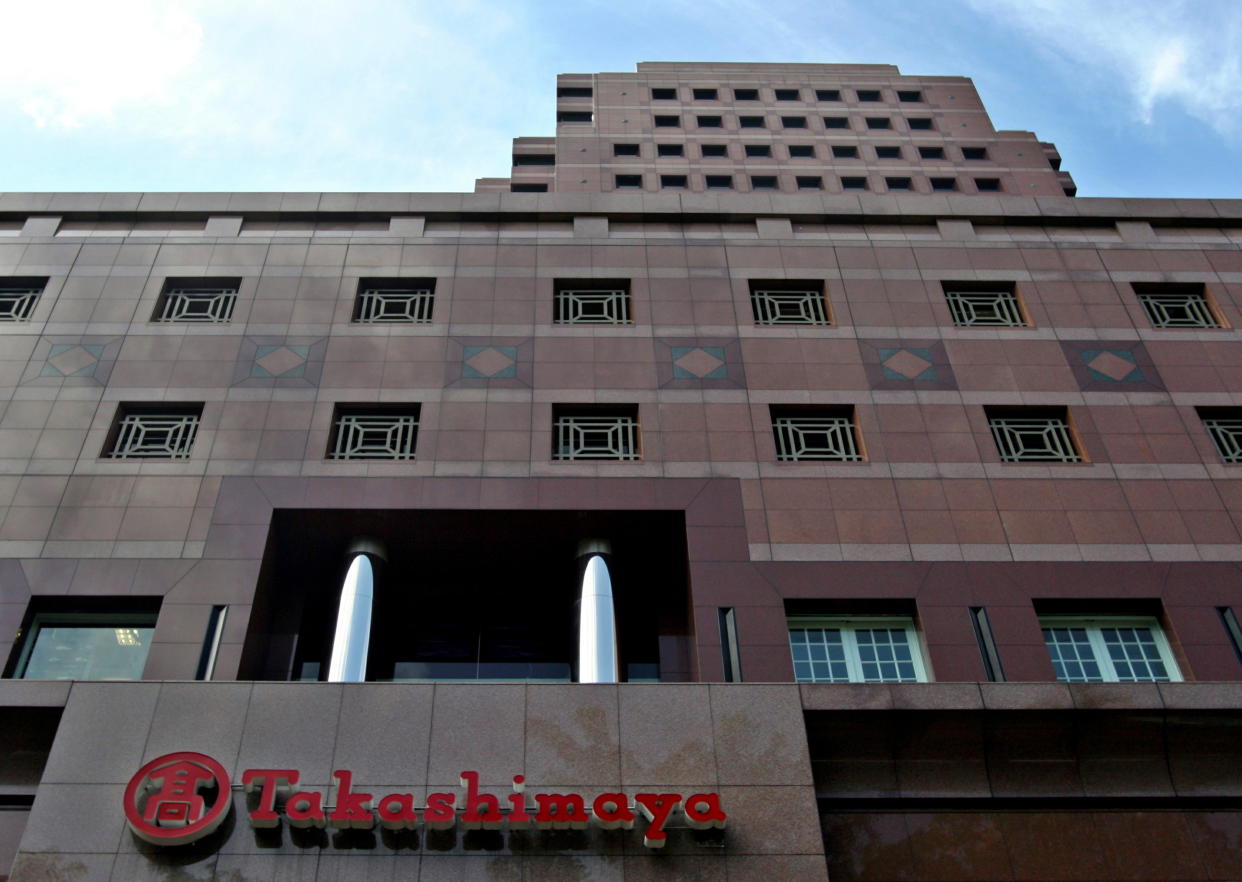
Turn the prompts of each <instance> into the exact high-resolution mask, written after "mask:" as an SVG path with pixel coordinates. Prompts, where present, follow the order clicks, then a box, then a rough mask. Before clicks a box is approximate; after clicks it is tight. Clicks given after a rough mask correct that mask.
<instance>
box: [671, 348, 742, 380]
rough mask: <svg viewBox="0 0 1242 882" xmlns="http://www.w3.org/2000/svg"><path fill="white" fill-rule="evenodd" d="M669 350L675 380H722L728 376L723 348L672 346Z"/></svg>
mask: <svg viewBox="0 0 1242 882" xmlns="http://www.w3.org/2000/svg"><path fill="white" fill-rule="evenodd" d="M671 349H672V356H673V376H674V377H675V378H678V379H697V380H723V379H727V378H728V376H729V366H728V364H726V362H725V350H724V347H723V346H673V347H671Z"/></svg>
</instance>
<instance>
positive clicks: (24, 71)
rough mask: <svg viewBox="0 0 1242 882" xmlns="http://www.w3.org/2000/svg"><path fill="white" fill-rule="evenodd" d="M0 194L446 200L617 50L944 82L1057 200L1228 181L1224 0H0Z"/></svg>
mask: <svg viewBox="0 0 1242 882" xmlns="http://www.w3.org/2000/svg"><path fill="white" fill-rule="evenodd" d="M0 33H2V34H4V35H5V39H4V72H3V76H2V77H0V191H8V192H13V191H48V190H52V191H99V190H104V191H128V192H134V191H159V190H173V191H217V190H224V191H249V190H258V191H299V190H309V191H337V190H340V191H350V192H353V191H414V192H470V191H472V190H473V189H474V179H475V178H478V177H506V176H507V175H508V173H509V158H510V155H511V150H510V147H511V145H510V141H511V139H512V138H513V137H515V136H519V135H551V134H554V132H555V125H554V116H555V88H556V75H557V74H558V73H594V72H599V71H633V70H634V65H635V63H636V62H639V61H752V62H762V61H770V62H820V63H882V64H896V65H898V66H899V67H900V68H901V70H902V72H903V73H913V74H927V75H953V76H969V77H971V78H973V79H974V81H975V85H976V87H977V88H978V90H979V92H980V94H981V96H982V97H983V101H984V103H985V105H986V106H987V107H988V109H989V111H990V113H991V115H992V120H993V122H994V123H995V125H996V127H997V128H1000V129H1026V130H1031V131H1034V132H1036V133H1037V134H1038V135H1039V137H1040V138H1041V139H1042V140H1045V141H1053V142H1055V143H1056V145H1057V147H1058V148H1059V150H1060V152H1061V156H1062V168H1064V169H1065V170H1067V171H1069V172H1070V173H1071V174H1073V176H1074V179H1075V181H1076V182H1077V184H1078V192H1079V195H1080V196H1158V197H1200V198H1206V197H1216V198H1221V197H1231V198H1240V197H1242V0H659V2H647V0H626V2H617V0H576V2H573V3H568V2H563V0H562V2H553V0H452V2H447V3H446V2H442V0H437V2H424V0H175V2H171V0H170V2H159V0H106V2H105V0H42V2H39V3H24V2H17V0H0Z"/></svg>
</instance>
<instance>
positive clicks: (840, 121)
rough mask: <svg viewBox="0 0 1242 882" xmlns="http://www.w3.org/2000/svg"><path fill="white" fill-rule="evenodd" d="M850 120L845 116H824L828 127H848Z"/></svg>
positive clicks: (825, 124)
mask: <svg viewBox="0 0 1242 882" xmlns="http://www.w3.org/2000/svg"><path fill="white" fill-rule="evenodd" d="M849 127H850V121H849V119H848V118H847V117H844V116H826V117H824V128H826V129H848V128H849Z"/></svg>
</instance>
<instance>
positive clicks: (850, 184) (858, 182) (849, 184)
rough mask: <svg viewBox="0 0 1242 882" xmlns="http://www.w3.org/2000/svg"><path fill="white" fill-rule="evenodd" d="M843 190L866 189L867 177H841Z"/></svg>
mask: <svg viewBox="0 0 1242 882" xmlns="http://www.w3.org/2000/svg"><path fill="white" fill-rule="evenodd" d="M841 189H842V190H866V189H867V179H866V178H841Z"/></svg>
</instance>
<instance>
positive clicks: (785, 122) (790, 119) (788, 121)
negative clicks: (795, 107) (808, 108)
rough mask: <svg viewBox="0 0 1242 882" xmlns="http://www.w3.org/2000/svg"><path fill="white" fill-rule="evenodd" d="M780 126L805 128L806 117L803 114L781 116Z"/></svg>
mask: <svg viewBox="0 0 1242 882" xmlns="http://www.w3.org/2000/svg"><path fill="white" fill-rule="evenodd" d="M781 126H782V127H783V128H786V129H805V128H806V117H805V116H782V117H781Z"/></svg>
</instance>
